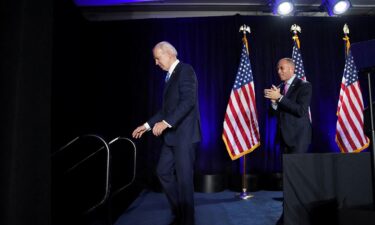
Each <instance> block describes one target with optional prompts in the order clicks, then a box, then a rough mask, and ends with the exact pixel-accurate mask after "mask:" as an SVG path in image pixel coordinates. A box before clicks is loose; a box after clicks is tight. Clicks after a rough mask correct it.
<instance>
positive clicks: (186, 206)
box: [132, 41, 201, 225]
mask: <svg viewBox="0 0 375 225" xmlns="http://www.w3.org/2000/svg"><path fill="white" fill-rule="evenodd" d="M153 55H154V59H155V64H156V65H158V66H159V67H160V68H161V69H162V70H164V71H167V72H168V73H167V76H166V83H165V87H164V91H163V104H162V107H161V109H160V111H159V112H157V113H156V114H155V115H154V116H153V117H152V118H151V119H149V120H148V121H147V122H146V123H145V124H143V125H141V126H139V127H137V128H136V129H135V130H134V131H133V134H132V135H133V137H134V138H140V137H141V136H142V135H143V133H145V132H146V131H148V130H151V129H152V132H153V134H154V135H155V136H162V140H163V146H162V149H161V154H160V159H159V162H158V165H157V175H158V177H159V180H160V183H161V185H162V187H163V189H164V192H165V194H166V196H167V199H168V201H169V203H170V206H171V209H172V213H173V214H174V215H175V219H174V221H173V222H172V224H179V225H191V224H194V196H193V195H194V185H193V169H194V158H195V148H196V146H197V143H198V142H199V141H200V140H201V129H200V115H199V107H198V83H197V78H196V75H195V72H194V70H193V68H192V67H191V66H190V65H188V64H184V63H182V62H180V61H179V60H178V59H177V51H176V49H175V48H174V47H173V46H172V45H171V44H170V43H168V42H165V41H164V42H160V43H158V44H157V45H156V46H155V47H154V49H153Z"/></svg>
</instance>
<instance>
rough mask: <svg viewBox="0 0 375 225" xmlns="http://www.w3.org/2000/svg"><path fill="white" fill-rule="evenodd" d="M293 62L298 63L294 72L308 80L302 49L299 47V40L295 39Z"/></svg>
mask: <svg viewBox="0 0 375 225" xmlns="http://www.w3.org/2000/svg"><path fill="white" fill-rule="evenodd" d="M292 59H293V62H294V63H295V64H296V68H295V70H294V73H295V74H296V76H297V77H298V78H300V79H302V80H306V77H305V69H304V68H303V61H302V56H301V51H300V49H299V47H298V44H297V41H294V45H293V52H292Z"/></svg>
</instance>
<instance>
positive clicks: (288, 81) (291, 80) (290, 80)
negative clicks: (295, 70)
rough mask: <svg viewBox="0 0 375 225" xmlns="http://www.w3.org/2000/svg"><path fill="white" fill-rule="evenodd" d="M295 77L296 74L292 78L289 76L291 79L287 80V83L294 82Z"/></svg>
mask: <svg viewBox="0 0 375 225" xmlns="http://www.w3.org/2000/svg"><path fill="white" fill-rule="evenodd" d="M294 78H296V75H293V76H292V77H291V78H289V80H287V81H286V83H288V85H291V84H292V83H293V80H294Z"/></svg>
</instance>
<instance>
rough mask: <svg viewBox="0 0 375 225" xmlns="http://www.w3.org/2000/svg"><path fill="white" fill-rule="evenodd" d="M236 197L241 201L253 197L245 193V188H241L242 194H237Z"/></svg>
mask: <svg viewBox="0 0 375 225" xmlns="http://www.w3.org/2000/svg"><path fill="white" fill-rule="evenodd" d="M236 197H237V198H239V199H241V200H247V199H250V198H252V197H254V195H251V194H249V193H247V191H246V188H242V192H241V193H239V194H236Z"/></svg>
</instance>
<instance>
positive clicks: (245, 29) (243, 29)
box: [239, 24, 251, 54]
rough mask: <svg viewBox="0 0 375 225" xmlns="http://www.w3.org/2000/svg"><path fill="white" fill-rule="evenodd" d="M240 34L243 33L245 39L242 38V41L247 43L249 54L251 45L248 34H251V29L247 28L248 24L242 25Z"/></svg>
mask: <svg viewBox="0 0 375 225" xmlns="http://www.w3.org/2000/svg"><path fill="white" fill-rule="evenodd" d="M239 32H242V33H243V38H242V41H243V42H244V43H245V45H246V50H247V54H249V45H248V43H247V38H246V33H249V34H250V33H251V30H250V27H249V26H247V25H246V24H244V25H242V26H241V27H240V31H239Z"/></svg>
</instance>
